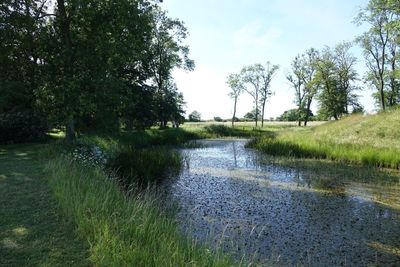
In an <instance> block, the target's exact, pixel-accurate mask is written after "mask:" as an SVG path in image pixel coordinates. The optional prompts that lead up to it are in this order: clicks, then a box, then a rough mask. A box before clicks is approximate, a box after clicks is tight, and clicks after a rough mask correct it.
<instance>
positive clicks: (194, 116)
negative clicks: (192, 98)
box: [188, 110, 201, 122]
mask: <svg viewBox="0 0 400 267" xmlns="http://www.w3.org/2000/svg"><path fill="white" fill-rule="evenodd" d="M188 120H189V121H192V122H199V121H201V114H200V112H198V111H196V110H194V111H192V113H190V114H189V116H188Z"/></svg>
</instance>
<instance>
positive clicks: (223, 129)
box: [204, 124, 266, 137]
mask: <svg viewBox="0 0 400 267" xmlns="http://www.w3.org/2000/svg"><path fill="white" fill-rule="evenodd" d="M204 130H205V133H206V134H208V135H209V136H210V137H252V136H258V135H260V134H261V133H266V132H265V131H263V130H261V129H257V128H251V129H248V128H247V129H245V128H234V127H229V126H225V125H218V124H211V125H207V126H205V127H204Z"/></svg>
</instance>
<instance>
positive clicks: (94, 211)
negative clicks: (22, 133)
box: [46, 157, 232, 266]
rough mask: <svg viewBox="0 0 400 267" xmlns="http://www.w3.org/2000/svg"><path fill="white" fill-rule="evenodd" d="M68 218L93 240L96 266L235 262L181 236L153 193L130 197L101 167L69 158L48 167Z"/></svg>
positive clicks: (196, 264)
mask: <svg viewBox="0 0 400 267" xmlns="http://www.w3.org/2000/svg"><path fill="white" fill-rule="evenodd" d="M46 172H47V175H48V177H49V180H50V185H51V187H52V188H53V190H54V193H55V196H56V198H57V200H58V203H59V204H60V206H61V208H62V210H63V212H64V213H65V215H66V217H68V218H70V220H71V221H72V222H74V223H75V224H76V225H77V230H78V233H79V234H80V235H81V236H83V237H85V238H87V240H88V243H89V244H90V260H91V261H92V263H93V264H94V265H95V266H231V265H232V262H230V261H229V260H228V259H226V258H225V256H223V255H220V254H218V253H211V252H210V251H209V250H208V249H206V248H205V247H201V246H199V245H197V244H196V243H195V242H193V241H191V240H189V239H187V238H184V237H182V236H181V235H180V234H179V233H178V231H177V225H176V223H175V222H174V220H173V219H170V218H168V217H167V216H166V215H165V214H164V212H163V209H162V208H161V207H160V202H159V201H157V200H156V199H157V198H156V196H154V194H152V193H149V192H147V193H142V194H137V193H132V194H131V195H126V194H124V193H123V192H121V190H120V188H119V186H118V185H117V184H116V183H115V182H114V181H112V180H110V179H108V178H107V176H106V175H105V174H104V172H103V171H101V170H100V169H98V168H93V167H91V168H89V167H84V166H80V165H79V164H77V163H74V162H72V161H71V160H69V159H68V158H66V157H58V158H56V159H52V160H50V161H49V162H48V163H47V165H46Z"/></svg>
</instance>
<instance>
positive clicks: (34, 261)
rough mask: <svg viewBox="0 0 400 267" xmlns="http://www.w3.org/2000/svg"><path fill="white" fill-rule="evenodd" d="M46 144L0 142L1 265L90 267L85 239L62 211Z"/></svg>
mask: <svg viewBox="0 0 400 267" xmlns="http://www.w3.org/2000/svg"><path fill="white" fill-rule="evenodd" d="M42 147H43V145H18V146H1V147H0V207H1V208H0V266H18V267H19V266H90V262H89V260H88V257H89V250H88V248H89V246H88V244H87V242H86V240H85V238H82V237H81V238H79V237H78V236H77V235H76V233H75V231H74V225H73V224H72V223H68V222H67V220H65V218H63V217H62V216H60V215H59V209H58V205H57V204H56V200H55V198H54V196H53V193H52V190H51V187H50V186H49V184H48V181H47V179H46V178H45V177H44V173H43V164H42V163H41V162H40V161H39V160H38V152H39V151H40V150H41V149H42Z"/></svg>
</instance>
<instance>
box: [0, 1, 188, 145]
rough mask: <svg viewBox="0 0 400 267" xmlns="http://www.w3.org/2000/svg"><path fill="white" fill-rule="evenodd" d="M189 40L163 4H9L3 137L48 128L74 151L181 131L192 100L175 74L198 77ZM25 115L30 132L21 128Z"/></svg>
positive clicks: (0, 122) (1, 18) (4, 6)
mask: <svg viewBox="0 0 400 267" xmlns="http://www.w3.org/2000/svg"><path fill="white" fill-rule="evenodd" d="M49 4H52V6H50V5H49ZM187 34H188V32H187V29H186V28H185V26H184V24H183V22H181V21H179V20H176V19H171V18H169V17H168V16H167V14H166V12H165V11H163V10H161V9H160V7H159V6H158V5H157V4H156V3H155V1H147V0H119V1H107V0H87V1H78V0H56V1H54V4H53V3H52V1H46V0H29V1H27V0H3V1H1V3H0V40H1V42H0V94H1V98H0V128H1V129H0V132H3V133H4V131H7V130H8V131H9V132H10V131H11V132H12V131H16V130H18V129H19V131H20V132H21V129H27V130H26V132H30V130H29V129H30V127H33V125H32V124H35V125H37V124H38V122H39V121H40V122H41V123H42V124H45V125H52V126H62V127H65V130H66V137H67V138H66V139H67V140H68V141H69V142H71V141H73V140H74V138H75V137H76V135H77V134H78V133H79V132H82V131H88V130H102V131H104V130H107V131H118V130H119V128H120V125H121V124H123V125H125V127H126V128H127V129H128V130H129V129H132V128H145V127H149V126H152V125H155V124H157V123H158V124H159V125H160V126H161V127H165V126H166V125H167V122H168V121H173V122H174V125H179V123H181V122H182V121H183V120H184V117H183V114H184V110H183V107H184V100H183V96H182V94H181V93H179V92H178V90H177V88H176V85H175V83H174V81H173V79H172V77H171V72H172V70H173V69H174V68H182V69H186V70H189V71H190V70H193V68H194V62H193V61H192V60H191V59H190V58H189V57H188V54H189V49H188V47H187V46H185V45H184V44H183V42H184V40H185V38H186V37H187ZM21 116H22V117H26V120H24V119H23V118H21V119H20V120H18V121H19V123H20V124H24V123H25V125H16V126H15V125H14V126H13V125H12V124H13V120H15V119H14V118H16V117H21ZM10 125H11V126H10ZM7 127H8V128H7ZM39 128H40V127H39ZM45 128H46V127H45ZM0 134H1V133H0ZM0 139H1V138H0ZM3 139H7V138H6V137H3ZM3 141H4V140H3ZM0 142H1V140H0Z"/></svg>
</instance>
